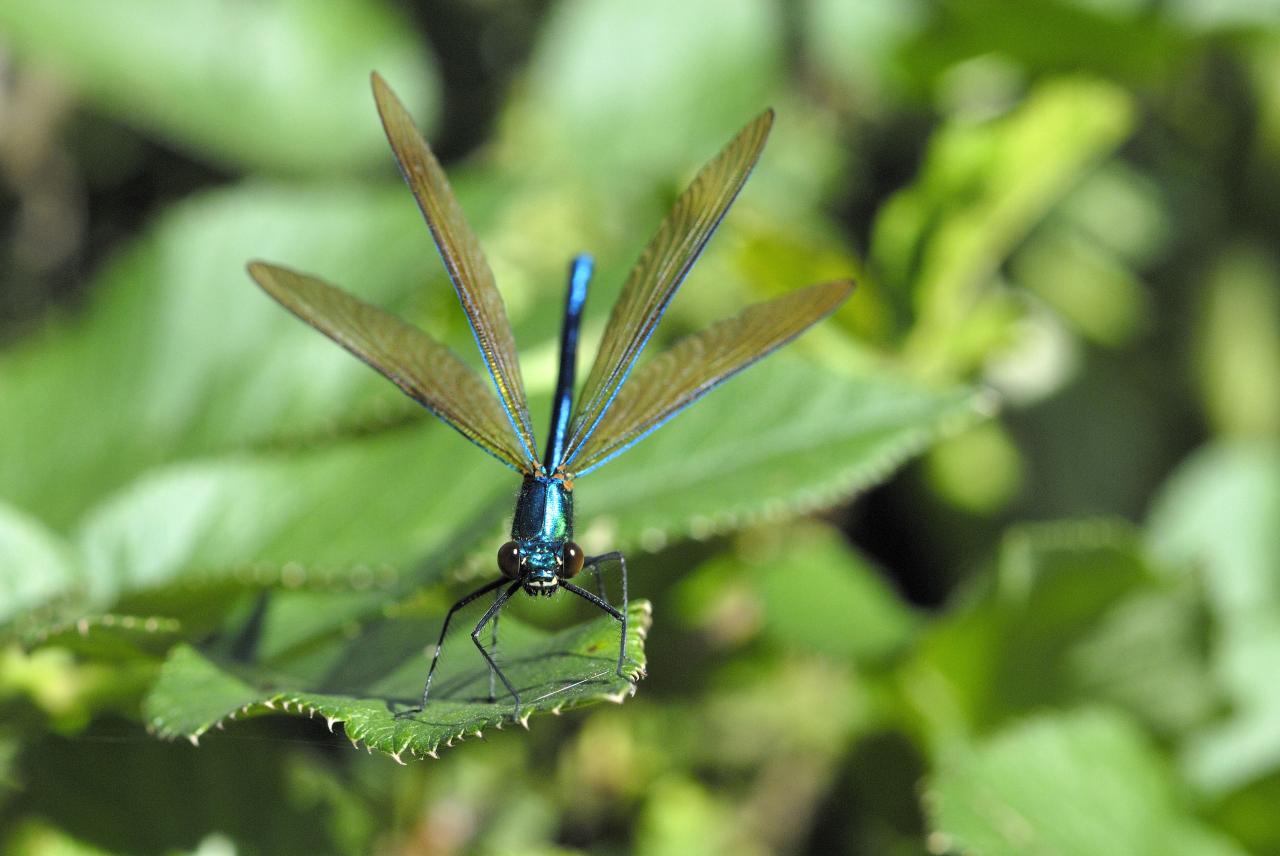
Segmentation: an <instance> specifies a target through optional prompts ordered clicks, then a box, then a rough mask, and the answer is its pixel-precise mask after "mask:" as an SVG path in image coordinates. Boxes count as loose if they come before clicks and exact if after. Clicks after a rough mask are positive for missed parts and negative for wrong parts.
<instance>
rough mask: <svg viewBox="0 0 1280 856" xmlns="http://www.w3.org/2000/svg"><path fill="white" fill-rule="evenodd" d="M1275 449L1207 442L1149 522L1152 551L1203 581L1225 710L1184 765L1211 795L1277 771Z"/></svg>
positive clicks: (1278, 516)
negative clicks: (1227, 699)
mask: <svg viewBox="0 0 1280 856" xmlns="http://www.w3.org/2000/svg"><path fill="white" fill-rule="evenodd" d="M1278 532H1280V449H1277V447H1276V446H1275V445H1274V444H1270V443H1258V444H1253V445H1245V444H1240V445H1219V446H1209V447H1207V448H1206V449H1204V450H1202V451H1200V452H1198V453H1197V454H1195V455H1194V456H1192V457H1191V459H1190V460H1189V461H1187V462H1186V463H1185V464H1183V465H1182V467H1181V468H1180V469H1179V470H1178V471H1177V472H1176V473H1174V475H1173V477H1172V478H1170V480H1169V482H1168V484H1167V485H1166V487H1165V488H1164V490H1163V492H1162V493H1161V495H1160V496H1159V498H1158V499H1157V501H1156V503H1155V505H1154V507H1153V510H1152V513H1151V521H1150V541H1151V544H1152V548H1153V550H1154V551H1155V552H1156V554H1157V555H1159V556H1160V557H1161V558H1162V559H1163V560H1164V561H1166V562H1168V563H1169V564H1171V565H1173V566H1175V567H1182V568H1185V569H1186V570H1187V571H1188V572H1191V573H1194V574H1195V575H1196V576H1197V577H1199V578H1201V579H1203V580H1204V586H1205V588H1206V590H1207V593H1208V598H1209V608H1210V610H1211V611H1212V612H1213V615H1214V619H1215V624H1216V626H1217V628H1218V632H1217V634H1216V636H1215V640H1214V645H1213V650H1212V657H1213V663H1214V671H1215V675H1216V678H1217V680H1218V681H1219V683H1220V684H1221V685H1222V687H1223V688H1224V689H1225V691H1226V693H1227V695H1228V696H1229V697H1230V699H1231V701H1232V707H1233V715H1232V716H1231V717H1230V718H1229V719H1228V720H1227V721H1225V722H1223V723H1220V724H1218V725H1215V726H1213V727H1211V728H1208V729H1205V730H1204V731H1203V732H1201V733H1200V734H1199V735H1197V736H1196V739H1195V741H1194V742H1193V743H1192V744H1191V745H1190V746H1189V747H1188V749H1187V752H1186V755H1185V758H1184V761H1185V763H1186V766H1187V772H1188V774H1189V775H1190V776H1191V778H1192V779H1193V781H1194V782H1195V783H1196V784H1197V785H1199V786H1200V787H1202V788H1205V789H1207V790H1209V791H1211V792H1214V793H1222V792H1224V791H1226V790H1229V789H1232V788H1235V787H1239V786H1240V785H1242V784H1245V783H1247V782H1249V781H1252V780H1254V779H1256V778H1258V777H1260V776H1263V775H1267V774H1270V773H1273V772H1274V771H1275V770H1277V769H1280V728H1278V727H1277V724H1278V723H1280V684H1277V683H1276V682H1275V681H1273V680H1264V679H1261V677H1260V676H1266V675H1270V674H1272V672H1273V667H1274V665H1275V663H1277V662H1280V575H1277V573H1276V569H1277V568H1280V538H1277V533H1278Z"/></svg>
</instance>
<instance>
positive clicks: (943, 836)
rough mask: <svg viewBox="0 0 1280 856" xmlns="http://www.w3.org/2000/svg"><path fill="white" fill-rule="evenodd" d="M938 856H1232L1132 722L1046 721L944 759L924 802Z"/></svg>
mask: <svg viewBox="0 0 1280 856" xmlns="http://www.w3.org/2000/svg"><path fill="white" fill-rule="evenodd" d="M924 802H925V806H926V808H927V809H928V813H929V819H930V825H931V826H932V828H933V832H932V834H931V835H930V849H932V850H934V851H935V852H944V851H946V852H957V853H974V854H983V856H1002V854H1010V856H1050V854H1065V853H1088V854H1090V855H1091V856H1110V854H1115V856H1132V854H1136V853H1160V854H1170V856H1232V855H1233V854H1243V852H1244V851H1243V850H1241V849H1240V848H1239V847H1237V846H1236V845H1235V844H1234V843H1232V842H1231V841H1229V840H1227V839H1226V838H1224V837H1222V836H1220V835H1218V834H1216V833H1214V832H1212V831H1211V830H1209V829H1208V828H1207V827H1205V826H1203V825H1202V824H1200V823H1199V822H1197V821H1196V820H1195V819H1194V818H1193V817H1192V816H1191V814H1190V813H1189V812H1188V810H1187V808H1186V807H1185V806H1184V805H1183V804H1181V802H1180V800H1179V799H1178V798H1177V793H1176V788H1175V782H1174V780H1173V777H1172V776H1171V775H1170V773H1169V770H1168V769H1167V768H1166V766H1165V764H1164V763H1163V761H1162V759H1161V758H1160V756H1159V754H1158V753H1157V752H1156V750H1155V748H1154V747H1153V746H1151V745H1150V743H1149V742H1148V740H1147V739H1146V738H1145V737H1144V735H1143V734H1142V732H1141V731H1139V730H1138V729H1137V728H1136V727H1134V725H1133V724H1132V723H1130V722H1129V721H1128V720H1126V719H1124V718H1123V717H1120V716H1118V715H1116V714H1114V713H1111V712H1107V711H1103V710H1094V711H1083V712H1077V713H1070V714H1055V715H1044V716H1039V717H1036V718H1034V719H1031V720H1028V721H1027V722H1025V723H1022V724H1020V725H1018V726H1015V727H1012V728H1009V729H1007V730H1006V731H1004V732H1002V733H1000V734H997V735H996V736H994V737H992V738H991V739H989V740H986V741H983V742H981V743H979V744H977V745H975V746H973V747H967V748H963V749H956V750H955V751H954V752H952V753H951V754H949V755H948V756H946V757H944V758H943V759H942V761H941V764H940V765H939V770H938V772H937V773H936V774H935V775H933V776H932V777H931V778H930V781H929V784H928V786H927V790H926V791H925V795H924Z"/></svg>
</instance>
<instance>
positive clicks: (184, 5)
mask: <svg viewBox="0 0 1280 856" xmlns="http://www.w3.org/2000/svg"><path fill="white" fill-rule="evenodd" d="M0 31H2V32H3V33H4V37H5V42H6V44H7V46H8V47H10V48H12V49H13V50H14V51H16V52H17V53H18V54H19V55H20V56H23V57H25V58H27V59H29V60H32V61H35V62H39V63H41V64H45V65H48V66H50V67H52V68H54V69H55V70H56V71H58V72H59V73H60V74H61V75H63V76H64V77H65V78H66V79H67V80H68V81H69V82H70V83H71V84H72V85H73V86H74V87H76V88H77V89H78V90H80V92H81V93H82V94H83V96H84V97H85V99H86V100H88V101H89V102H90V103H92V104H94V105H95V106H98V107H100V108H101V109H103V110H106V111H108V112H110V113H112V114H114V115H117V116H119V117H120V118H121V119H122V120H124V121H126V122H129V123H132V124H136V125H139V126H141V127H143V128H145V129H147V130H150V131H154V132H156V133H157V134H159V135H160V136H163V137H165V138H168V139H169V140H171V141H173V142H175V143H178V144H180V145H182V146H184V147H186V148H189V149H191V150H194V151H196V152H200V153H202V154H205V155H207V156H208V157H210V158H212V159H214V160H217V161H220V162H222V163H225V164H228V165H232V166H237V167H242V168H248V169H270V170H275V171H279V172H289V173H296V172H322V171H331V170H334V169H341V170H346V169H353V168H361V167H364V166H366V165H368V164H371V163H380V162H383V160H384V158H385V153H386V142H385V140H384V138H383V135H382V129H381V127H380V126H379V125H378V122H377V120H376V114H375V113H374V108H373V100H372V97H371V96H370V94H369V83H368V81H369V72H370V71H372V70H373V69H375V68H376V69H378V70H379V71H381V72H382V74H383V75H384V76H385V77H386V78H387V79H388V80H390V81H392V83H393V84H394V85H395V86H396V88H397V89H398V90H399V91H400V94H401V96H402V97H404V98H405V100H406V103H408V104H410V105H412V107H413V108H414V112H415V115H416V116H417V118H418V121H419V122H421V123H422V124H424V125H430V124H431V121H430V120H431V117H432V114H433V113H434V109H435V102H436V99H437V95H436V87H437V85H438V84H437V83H436V80H435V71H434V68H433V66H432V63H431V61H430V59H429V57H428V55H427V53H426V51H425V49H424V48H423V46H422V45H420V44H418V43H417V41H416V40H415V39H414V38H413V37H412V35H411V34H412V30H411V28H410V27H409V26H407V24H406V22H405V21H404V19H403V17H402V16H401V15H399V14H396V13H394V12H392V11H391V9H390V7H389V6H388V5H387V4H384V3H378V2H374V0H339V2H335V3H312V2H308V0H258V2H253V3H244V2H240V3H210V2H205V0H111V2H102V0H61V2H57V3H36V4H32V3H28V2H25V0H0Z"/></svg>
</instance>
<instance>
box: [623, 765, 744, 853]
mask: <svg viewBox="0 0 1280 856" xmlns="http://www.w3.org/2000/svg"><path fill="white" fill-rule="evenodd" d="M636 836H637V839H638V840H637V841H636V849H635V851H634V852H635V853H637V854H639V856H682V855H683V854H685V853H696V852H706V853H736V854H743V856H764V854H765V853H767V852H768V850H767V849H766V848H765V847H764V846H763V845H762V844H761V843H759V842H753V841H751V840H750V839H749V837H748V836H747V835H745V834H744V830H743V829H742V825H741V823H740V822H739V821H738V819H737V818H736V817H735V816H734V813H733V811H732V809H731V808H730V806H729V805H727V804H726V801H725V800H724V799H723V798H721V797H719V796H718V795H717V794H716V793H715V792H714V791H709V790H707V789H706V788H704V787H703V786H701V785H699V784H698V783H696V782H694V781H691V780H689V779H685V778H682V777H676V776H671V777H668V778H667V779H663V780H659V781H658V782H656V783H654V787H653V788H652V789H651V790H650V794H649V799H648V800H647V801H646V804H645V807H644V813H643V815H642V816H641V818H640V824H639V829H638V830H637V831H636Z"/></svg>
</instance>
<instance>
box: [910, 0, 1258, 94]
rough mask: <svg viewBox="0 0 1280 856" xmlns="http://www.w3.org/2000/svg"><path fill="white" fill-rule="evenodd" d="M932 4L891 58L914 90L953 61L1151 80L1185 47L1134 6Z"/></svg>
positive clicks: (993, 0)
mask: <svg viewBox="0 0 1280 856" xmlns="http://www.w3.org/2000/svg"><path fill="white" fill-rule="evenodd" d="M1246 2H1247V0H1246ZM936 6H937V8H936V9H935V10H934V14H933V15H932V17H931V18H930V20H929V26H928V27H927V28H924V29H923V30H922V31H921V34H920V36H919V37H918V38H917V39H916V40H915V41H913V42H911V43H909V44H908V45H907V46H906V48H905V49H904V50H903V53H902V55H901V56H900V57H899V59H898V61H899V63H900V64H901V66H902V67H903V68H904V69H908V70H910V72H911V73H912V76H913V77H914V78H915V79H916V80H917V81H918V84H917V85H919V86H920V87H921V88H922V89H927V87H928V86H929V85H930V84H932V83H933V82H934V81H935V79H936V78H937V77H938V76H939V75H941V74H943V73H945V72H946V71H947V70H949V69H951V68H952V67H954V66H955V64H957V63H959V62H962V61H964V60H967V59H971V58H973V57H980V56H991V55H995V56H1002V57H1006V58H1008V59H1009V60H1010V61H1012V62H1015V63H1017V64H1018V65H1019V66H1020V67H1022V68H1024V69H1026V70H1027V71H1035V72H1041V73H1054V72H1058V73H1061V72H1074V71H1076V70H1077V69H1080V68H1090V69H1095V70H1096V71H1097V72H1098V73H1099V74H1106V75H1108V76H1114V77H1117V78H1121V79H1125V80H1129V81H1133V82H1135V83H1136V82H1144V81H1153V82H1154V81H1155V80H1158V79H1160V77H1161V76H1162V75H1166V74H1168V73H1169V70H1170V69H1169V66H1170V63H1171V61H1174V60H1176V59H1178V58H1179V57H1181V56H1184V55H1185V54H1186V53H1187V52H1188V49H1189V48H1190V47H1191V45H1192V43H1191V42H1190V40H1189V39H1188V38H1187V37H1186V36H1185V35H1183V34H1182V33H1180V32H1178V31H1177V30H1176V29H1175V28H1174V27H1172V26H1170V25H1169V24H1168V23H1167V22H1165V21H1164V20H1162V19H1160V18H1159V17H1158V16H1156V15H1153V14H1150V13H1149V12H1148V11H1147V7H1146V6H1145V5H1144V4H1141V3H1121V2H1117V0H1109V2H1098V3H1092V2H1071V0H946V2H942V3H938V4H936ZM1090 7H1093V8H1090ZM1126 7H1128V8H1126Z"/></svg>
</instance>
